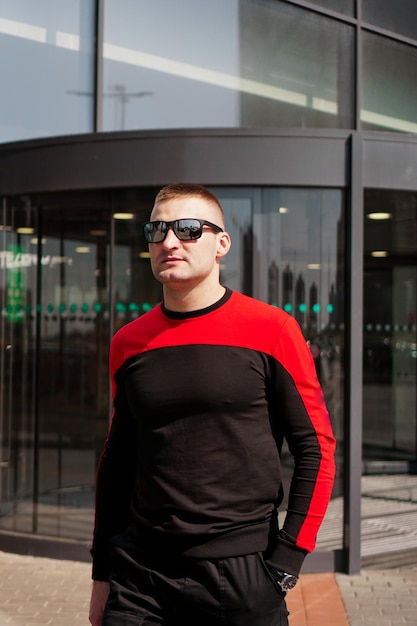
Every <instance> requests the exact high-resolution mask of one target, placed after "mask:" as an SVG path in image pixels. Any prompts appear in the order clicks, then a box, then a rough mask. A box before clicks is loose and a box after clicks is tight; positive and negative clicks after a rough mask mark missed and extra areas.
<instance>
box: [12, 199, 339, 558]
mask: <svg viewBox="0 0 417 626" xmlns="http://www.w3.org/2000/svg"><path fill="white" fill-rule="evenodd" d="M213 191H214V192H215V193H216V195H217V196H218V197H219V199H220V202H221V203H222V206H223V207H224V212H225V218H226V224H227V228H228V231H229V232H230V234H231V237H232V240H233V246H232V249H231V251H230V255H228V256H227V257H226V258H225V260H224V264H223V266H222V267H221V279H222V282H223V283H224V284H226V285H228V286H229V287H231V288H232V289H236V290H238V291H241V292H243V293H247V294H248V295H254V292H256V294H257V296H258V297H260V298H261V299H263V300H265V301H266V302H268V303H270V304H271V305H273V306H280V307H283V308H284V309H285V310H287V311H288V312H289V313H290V314H292V315H295V317H296V318H297V320H298V321H299V323H300V325H301V327H302V329H303V331H304V334H305V336H306V339H307V340H308V341H309V342H310V346H311V350H312V353H313V356H314V358H315V362H316V366H317V371H318V375H319V377H320V380H321V382H322V385H323V389H324V391H325V395H326V399H327V402H328V406H329V411H330V414H331V419H332V422H333V424H334V427H335V430H336V432H337V433H338V435H339V437H342V433H343V420H344V417H343V409H342V407H343V382H342V381H343V367H344V365H343V363H344V361H343V354H344V342H345V339H344V317H343V315H344V312H343V306H342V302H343V293H344V284H343V276H344V263H345V260H344V208H343V206H344V205H343V194H342V193H341V192H340V191H336V190H334V191H332V190H318V189H311V190H304V191H301V190H297V189H291V188H287V189H279V188H275V189H273V188H268V189H262V188H248V189H243V188H233V189H225V188H221V189H220V188H213ZM156 192H157V189H156V188H150V189H141V190H138V189H130V190H124V191H119V192H115V193H108V194H106V193H102V192H92V193H83V194H81V193H72V194H67V193H66V194H53V195H45V196H43V197H42V198H38V199H37V201H36V202H35V201H34V202H33V203H32V202H31V199H30V198H26V204H25V206H24V207H21V206H20V204H19V200H17V199H13V198H12V199H9V200H7V202H6V211H5V215H4V219H3V222H2V231H1V232H2V235H3V238H4V246H3V249H4V250H5V252H4V253H3V254H2V265H1V273H0V293H1V294H2V312H3V316H2V318H1V319H2V326H3V328H2V331H3V332H2V336H3V337H4V338H5V341H6V342H7V343H6V345H5V346H4V347H5V348H6V350H5V351H4V354H5V360H4V361H3V363H2V370H1V376H2V386H3V388H4V389H5V390H6V393H5V394H4V397H3V401H4V402H5V405H4V407H3V408H4V409H5V414H4V415H5V418H6V419H4V420H3V423H2V428H3V432H2V433H1V435H2V441H3V449H2V459H3V465H2V470H3V471H2V479H3V480H2V492H1V495H0V498H1V500H0V506H1V510H2V511H3V515H2V516H1V517H0V527H1V528H3V529H9V530H19V531H24V532H37V533H40V534H43V535H48V536H58V537H59V536H61V537H70V538H74V539H84V540H88V539H89V537H90V536H91V531H92V521H93V490H94V477H95V469H96V464H97V459H98V455H99V454H100V452H101V449H102V445H103V441H104V438H105V436H106V431H107V427H108V418H109V410H110V404H109V403H110V399H109V388H108V371H107V354H108V345H109V341H110V337H111V334H113V333H114V332H115V330H117V328H119V327H120V326H122V325H123V324H125V323H127V322H129V321H130V320H132V319H134V318H135V317H137V316H138V315H141V314H143V313H144V312H146V311H147V310H149V309H150V308H152V307H153V306H155V304H156V303H157V302H159V301H160V299H161V292H160V286H159V284H158V283H157V282H156V281H155V280H154V278H153V276H152V273H151V271H150V266H149V258H148V251H147V245H146V243H145V241H144V239H143V237H142V235H141V232H140V223H141V222H142V221H143V220H144V219H146V218H147V217H148V215H149V212H150V209H151V207H152V203H153V198H154V196H155V194H156ZM323 225H324V227H323ZM22 229H26V230H22ZM27 229H30V232H29V231H28V230H27ZM23 233H26V234H23ZM8 347H9V349H7V348H8ZM6 399H8V400H9V402H8V403H6ZM285 466H286V468H287V473H288V476H290V472H291V457H290V455H289V454H287V455H286V456H285ZM33 467H35V472H34V473H33ZM336 496H337V498H336V500H337V499H338V498H340V496H341V491H340V486H339V488H338V489H337V490H336V491H335V497H336ZM336 506H337V505H336ZM328 520H331V516H329V518H328ZM339 521H340V520H339ZM328 523H330V522H328ZM333 526H334V521H333ZM336 527H337V526H336ZM333 531H334V528H333ZM337 532H338V543H339V546H341V542H342V529H341V526H339V527H338V529H337ZM334 541H335V536H334V532H333V544H332V547H334ZM324 547H326V546H324Z"/></svg>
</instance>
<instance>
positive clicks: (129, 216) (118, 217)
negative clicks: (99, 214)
mask: <svg viewBox="0 0 417 626" xmlns="http://www.w3.org/2000/svg"><path fill="white" fill-rule="evenodd" d="M134 217H135V216H134V214H133V213H113V219H115V220H133V218H134Z"/></svg>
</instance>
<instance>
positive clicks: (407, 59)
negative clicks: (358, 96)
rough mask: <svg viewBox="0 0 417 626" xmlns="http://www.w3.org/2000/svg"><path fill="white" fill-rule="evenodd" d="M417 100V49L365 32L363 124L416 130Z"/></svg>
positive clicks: (391, 128)
mask: <svg viewBox="0 0 417 626" xmlns="http://www.w3.org/2000/svg"><path fill="white" fill-rule="evenodd" d="M414 10H415V9H414ZM416 100H417V49H416V48H413V47H412V46H407V45H405V44H401V43H399V42H396V41H392V40H390V39H387V38H384V37H380V36H378V35H373V34H371V33H366V32H364V33H363V109H362V111H361V121H362V127H363V128H364V129H375V130H381V129H386V130H391V131H392V130H393V131H400V132H407V133H416V132H417V109H416V107H415V102H416Z"/></svg>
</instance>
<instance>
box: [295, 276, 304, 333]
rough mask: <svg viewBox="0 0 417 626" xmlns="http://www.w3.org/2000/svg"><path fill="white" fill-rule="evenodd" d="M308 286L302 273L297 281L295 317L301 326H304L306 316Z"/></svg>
mask: <svg viewBox="0 0 417 626" xmlns="http://www.w3.org/2000/svg"><path fill="white" fill-rule="evenodd" d="M305 302H306V286H305V282H304V279H303V277H302V275H301V274H300V275H299V276H298V278H297V282H296V283H295V318H296V320H297V321H298V323H299V324H300V326H301V328H303V326H304V322H305V317H306V304H305Z"/></svg>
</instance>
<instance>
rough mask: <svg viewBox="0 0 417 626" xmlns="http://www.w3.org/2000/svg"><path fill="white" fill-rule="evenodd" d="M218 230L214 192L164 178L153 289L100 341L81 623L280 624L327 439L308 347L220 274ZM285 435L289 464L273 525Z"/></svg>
mask: <svg viewBox="0 0 417 626" xmlns="http://www.w3.org/2000/svg"><path fill="white" fill-rule="evenodd" d="M224 228H225V225H224V217H223V211H222V208H221V206H220V204H219V202H218V200H217V199H216V198H215V197H214V196H213V195H212V194H211V193H210V192H209V191H208V190H207V189H205V188H203V187H200V186H198V185H190V184H177V185H170V186H168V187H165V188H163V189H162V190H161V191H160V192H159V194H158V195H157V197H156V200H155V205H154V208H153V210H152V214H151V221H150V222H147V223H145V225H144V233H145V237H146V240H147V241H148V243H149V252H150V258H151V265H152V271H153V273H154V275H155V277H156V278H157V279H158V280H159V281H160V282H161V283H162V285H163V302H162V303H161V304H160V305H158V306H157V307H155V308H154V309H152V311H150V312H149V313H147V314H146V315H143V316H142V317H139V318H138V319H136V320H134V321H133V322H131V323H130V324H127V325H126V326H124V327H123V328H121V329H120V330H119V331H118V333H116V335H115V336H114V338H113V340H112V344H111V350H110V371H111V379H112V388H113V402H114V413H113V420H112V425H111V429H110V432H109V435H108V438H107V441H106V444H105V448H104V451H103V454H102V457H101V461H100V465H99V469H98V475H97V495H96V524H95V532H94V540H93V547H92V556H93V579H94V582H93V592H92V598H91V609H90V622H91V624H93V626H116V625H117V626H120V625H132V626H133V624H135V625H138V624H142V625H145V624H159V625H164V626H184V625H187V624H188V625H189V626H191V625H192V626H195V625H196V624H198V625H199V626H216V625H217V624H218V625H220V624H223V625H227V626H285V625H287V624H288V618H287V615H288V613H287V610H286V604H285V594H286V592H287V591H288V590H289V589H291V588H292V587H293V586H294V584H295V583H296V581H297V576H298V574H299V571H300V568H301V565H302V563H303V560H304V558H305V556H306V554H307V553H308V552H310V551H312V550H313V549H314V547H315V539H316V535H317V532H318V529H319V526H320V524H321V521H322V519H323V516H324V514H325V511H326V507H327V505H328V502H329V499H330V496H331V491H332V486H333V480H334V448H335V440H334V436H333V433H332V429H331V425H330V421H329V417H328V414H327V411H326V408H325V404H324V401H323V396H322V392H321V389H320V386H319V383H318V381H317V378H316V374H315V367H314V363H313V359H312V357H311V354H310V351H309V349H308V347H307V345H306V342H305V340H304V339H303V336H302V334H301V331H300V329H299V327H298V325H297V323H296V322H295V321H294V319H293V318H292V317H290V316H289V315H287V314H286V313H284V312H283V311H281V310H279V309H276V308H274V307H272V306H269V305H267V304H264V303H262V302H259V301H257V300H254V299H252V298H249V297H247V296H244V295H242V294H240V293H238V292H232V291H231V290H229V289H227V288H226V287H224V286H223V285H222V284H221V283H220V269H219V268H220V263H221V262H222V259H223V257H224V256H225V255H226V254H227V252H228V251H229V249H230V245H231V241H230V237H229V235H228V234H227V232H226V231H225V230H224ZM284 437H285V438H286V440H287V442H288V445H289V448H290V450H291V452H292V454H293V456H294V473H293V478H292V483H291V488H290V493H289V503H288V510H287V514H286V518H285V522H284V524H283V527H282V528H281V529H278V524H277V508H278V506H279V504H280V503H281V501H282V497H283V495H282V481H281V465H280V452H281V446H282V441H283V438H284ZM109 550H110V555H109ZM109 580H110V583H109V582H108V581H109Z"/></svg>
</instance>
